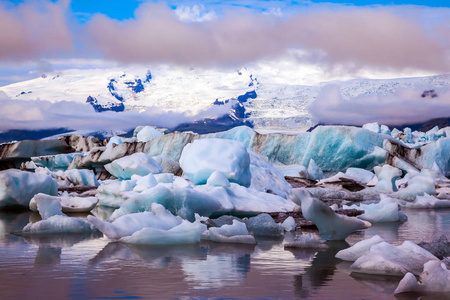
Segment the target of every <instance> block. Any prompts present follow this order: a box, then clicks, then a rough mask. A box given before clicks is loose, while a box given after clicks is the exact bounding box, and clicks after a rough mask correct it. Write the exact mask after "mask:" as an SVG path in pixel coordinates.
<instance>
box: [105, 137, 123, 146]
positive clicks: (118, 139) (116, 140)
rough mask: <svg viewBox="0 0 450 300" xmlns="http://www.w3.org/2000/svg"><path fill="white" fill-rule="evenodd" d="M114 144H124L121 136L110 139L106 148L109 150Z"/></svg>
mask: <svg viewBox="0 0 450 300" xmlns="http://www.w3.org/2000/svg"><path fill="white" fill-rule="evenodd" d="M112 144H116V145H120V144H122V138H121V137H120V136H113V137H111V138H110V139H109V142H108V144H106V147H107V148H108V147H109V146H111V145H112Z"/></svg>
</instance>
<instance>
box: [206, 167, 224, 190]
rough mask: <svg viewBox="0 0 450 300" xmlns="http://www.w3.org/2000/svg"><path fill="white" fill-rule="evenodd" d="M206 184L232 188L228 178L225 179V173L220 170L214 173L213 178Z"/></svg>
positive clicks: (210, 177)
mask: <svg viewBox="0 0 450 300" xmlns="http://www.w3.org/2000/svg"><path fill="white" fill-rule="evenodd" d="M206 184H207V185H210V186H223V187H230V182H229V181H228V178H227V177H225V175H223V173H222V172H220V171H219V170H216V171H214V172H213V173H212V174H211V176H209V178H208V181H207V182H206Z"/></svg>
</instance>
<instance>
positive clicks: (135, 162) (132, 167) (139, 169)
mask: <svg viewBox="0 0 450 300" xmlns="http://www.w3.org/2000/svg"><path fill="white" fill-rule="evenodd" d="M105 169H106V170H107V171H108V172H109V173H111V174H112V175H114V176H116V177H117V178H119V179H131V176H133V175H134V174H136V175H140V176H145V175H148V174H150V173H152V174H158V173H161V172H162V168H161V166H160V165H159V164H158V163H157V162H156V161H155V160H154V159H153V158H152V157H150V156H148V155H147V154H145V153H142V152H138V153H134V154H132V155H129V156H125V157H122V158H119V159H116V160H114V161H113V162H111V163H109V164H107V165H105Z"/></svg>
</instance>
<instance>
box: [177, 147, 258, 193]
mask: <svg viewBox="0 0 450 300" xmlns="http://www.w3.org/2000/svg"><path fill="white" fill-rule="evenodd" d="M180 166H181V168H182V169H183V171H184V173H185V174H186V176H187V177H188V178H189V180H191V181H192V182H194V183H195V184H204V183H206V181H207V180H208V178H209V177H210V176H211V174H212V173H213V172H214V171H216V170H219V171H220V172H222V173H223V174H224V175H225V177H227V178H228V179H229V180H230V181H231V182H236V183H238V184H240V185H243V186H249V185H250V182H251V175H250V155H249V154H248V152H247V149H246V148H245V146H244V144H243V143H241V142H238V141H232V140H226V139H201V140H195V141H194V142H193V143H190V144H188V145H186V146H185V147H184V149H183V152H182V154H181V158H180Z"/></svg>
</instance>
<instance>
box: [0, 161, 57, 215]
mask: <svg viewBox="0 0 450 300" xmlns="http://www.w3.org/2000/svg"><path fill="white" fill-rule="evenodd" d="M37 193H44V194H48V195H57V193H58V184H57V182H56V180H54V179H53V178H52V177H51V176H48V175H44V174H35V173H30V172H25V171H19V170H16V169H9V170H5V171H0V208H4V207H12V206H18V205H19V206H26V207H28V205H29V203H30V200H31V198H33V197H34V195H36V194H37Z"/></svg>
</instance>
